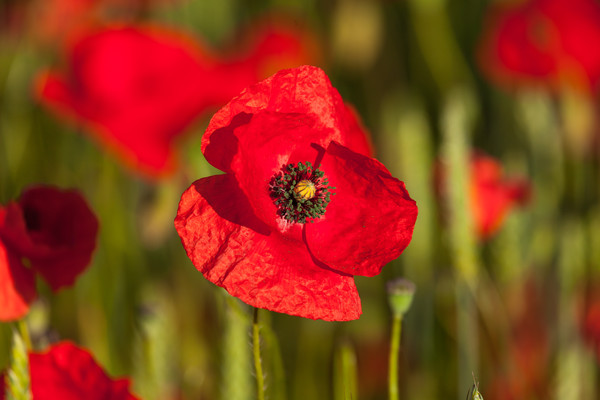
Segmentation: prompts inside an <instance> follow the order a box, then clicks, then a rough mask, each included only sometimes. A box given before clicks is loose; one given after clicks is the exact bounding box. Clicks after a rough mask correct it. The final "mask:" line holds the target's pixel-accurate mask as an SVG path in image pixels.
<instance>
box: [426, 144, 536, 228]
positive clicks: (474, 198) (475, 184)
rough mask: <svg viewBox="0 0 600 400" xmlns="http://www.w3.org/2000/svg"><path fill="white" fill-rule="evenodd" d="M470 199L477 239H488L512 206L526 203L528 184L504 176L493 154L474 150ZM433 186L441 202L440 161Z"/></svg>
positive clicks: (442, 187) (442, 177)
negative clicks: (491, 155) (489, 154)
mask: <svg viewBox="0 0 600 400" xmlns="http://www.w3.org/2000/svg"><path fill="white" fill-rule="evenodd" d="M469 167H470V171H471V172H470V173H471V177H470V182H469V190H470V199H471V207H472V213H473V218H474V222H475V229H476V230H477V232H476V233H477V236H478V237H479V238H480V239H488V238H489V237H491V236H492V235H493V234H494V233H496V232H497V231H498V229H499V228H500V227H501V226H502V223H503V222H504V219H505V218H506V216H507V215H508V212H509V211H510V209H511V208H513V207H514V206H515V205H523V204H525V203H526V202H527V201H528V200H529V197H530V185H529V183H528V182H527V181H525V180H523V179H507V178H505V177H504V173H503V171H502V165H501V164H500V163H499V162H498V161H497V160H496V159H494V158H493V157H490V156H488V155H486V154H484V153H482V152H480V151H475V152H473V154H472V155H471V160H470V166H469ZM434 180H435V186H436V192H437V194H438V197H439V198H440V200H442V201H443V198H444V190H445V187H446V185H448V184H451V183H448V182H446V176H445V174H444V171H443V169H442V166H441V164H439V163H438V164H437V165H436V168H435V177H434Z"/></svg>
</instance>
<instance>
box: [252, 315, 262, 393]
mask: <svg viewBox="0 0 600 400" xmlns="http://www.w3.org/2000/svg"><path fill="white" fill-rule="evenodd" d="M252 347H253V350H254V372H255V374H256V394H257V395H256V398H257V399H258V400H265V380H264V376H263V370H262V362H261V359H260V327H259V325H258V308H254V317H253V318H252Z"/></svg>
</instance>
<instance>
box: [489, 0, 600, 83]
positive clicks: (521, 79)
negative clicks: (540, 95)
mask: <svg viewBox="0 0 600 400" xmlns="http://www.w3.org/2000/svg"><path fill="white" fill-rule="evenodd" d="M483 26H485V27H486V28H485V29H486V30H485V32H484V33H483V37H482V40H481V43H480V46H479V61H480V64H481V66H482V69H483V71H484V72H485V73H486V74H487V75H488V76H489V77H490V78H491V79H492V80H494V81H496V82H498V83H499V84H502V85H508V86H512V85H519V84H523V83H536V84H542V85H545V86H549V87H552V88H557V87H559V86H562V85H565V84H568V85H571V86H575V87H577V88H579V89H582V90H586V91H589V90H595V89H597V88H598V84H599V83H600V53H598V52H595V51H591V50H590V49H592V48H594V46H596V45H597V44H598V43H600V5H599V4H598V2H596V1H594V0H530V1H524V2H516V3H515V2H511V5H506V4H504V5H499V6H493V7H492V8H491V9H490V10H489V12H488V16H487V19H486V21H485V22H484V25H483Z"/></svg>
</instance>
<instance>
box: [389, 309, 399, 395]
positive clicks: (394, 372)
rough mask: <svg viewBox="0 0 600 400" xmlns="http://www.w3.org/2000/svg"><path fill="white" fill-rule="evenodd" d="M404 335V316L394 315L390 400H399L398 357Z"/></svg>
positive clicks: (391, 343) (391, 344) (391, 341)
mask: <svg viewBox="0 0 600 400" xmlns="http://www.w3.org/2000/svg"><path fill="white" fill-rule="evenodd" d="M401 335H402V315H400V314H394V319H393V321H392V337H391V338H390V364H389V369H388V392H389V400H398V398H399V397H398V355H399V354H400V336H401Z"/></svg>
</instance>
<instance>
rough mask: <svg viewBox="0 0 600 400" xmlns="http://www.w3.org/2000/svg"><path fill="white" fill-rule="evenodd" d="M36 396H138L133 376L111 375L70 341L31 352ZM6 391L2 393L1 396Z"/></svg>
mask: <svg viewBox="0 0 600 400" xmlns="http://www.w3.org/2000/svg"><path fill="white" fill-rule="evenodd" d="M29 371H30V374H31V376H30V378H31V380H30V382H31V394H32V399H33V400H46V399H47V400H56V399H61V400H81V399H86V400H135V399H137V397H135V396H134V395H133V394H131V392H130V389H129V385H130V382H129V379H115V380H113V379H111V378H110V377H109V376H108V375H107V374H106V372H104V371H103V370H102V368H101V367H100V366H99V365H98V364H97V363H96V361H95V360H94V358H93V357H92V355H91V354H90V353H88V352H87V351H86V350H84V349H81V348H79V347H77V346H75V345H74V344H72V343H70V342H60V343H56V344H54V345H52V346H51V347H50V348H49V349H48V350H47V351H45V352H42V353H29ZM1 399H2V393H0V400H1Z"/></svg>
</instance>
